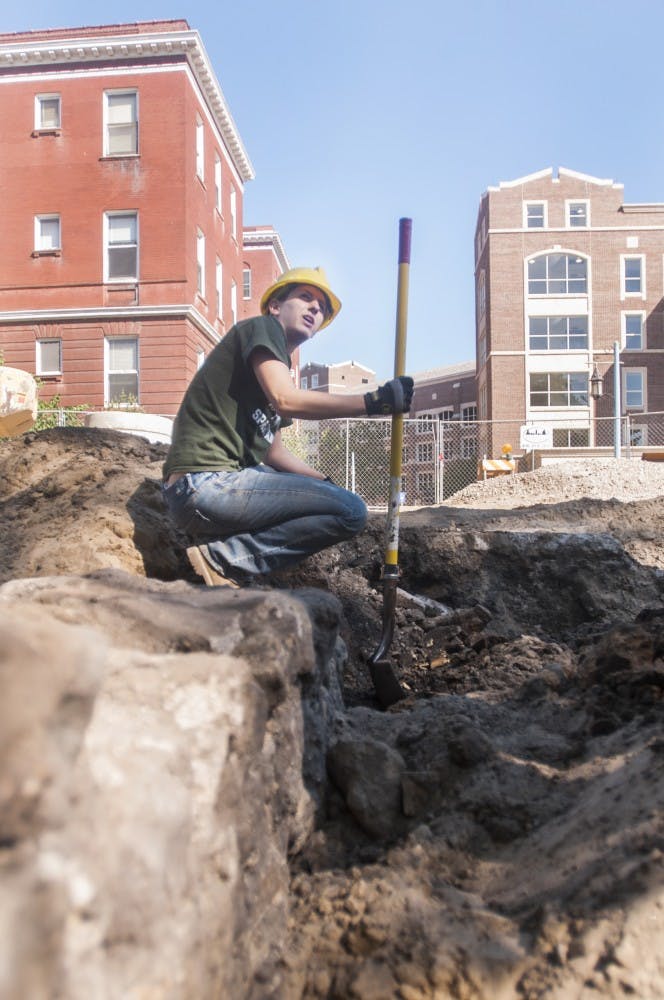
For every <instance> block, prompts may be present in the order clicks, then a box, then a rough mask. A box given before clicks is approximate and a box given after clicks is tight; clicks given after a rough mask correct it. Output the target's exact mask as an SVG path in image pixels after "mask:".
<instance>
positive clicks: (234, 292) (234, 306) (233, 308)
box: [231, 281, 237, 325]
mask: <svg viewBox="0 0 664 1000" xmlns="http://www.w3.org/2000/svg"><path fill="white" fill-rule="evenodd" d="M231 320H232V322H233V325H235V324H236V323H237V285H236V284H235V282H234V281H231Z"/></svg>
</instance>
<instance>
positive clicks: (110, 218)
mask: <svg viewBox="0 0 664 1000" xmlns="http://www.w3.org/2000/svg"><path fill="white" fill-rule="evenodd" d="M104 244H105V253H104V259H105V269H106V274H105V277H104V280H105V281H136V280H137V279H138V213H137V212H106V214H105V215H104Z"/></svg>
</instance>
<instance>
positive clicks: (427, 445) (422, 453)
mask: <svg viewBox="0 0 664 1000" xmlns="http://www.w3.org/2000/svg"><path fill="white" fill-rule="evenodd" d="M417 461H418V462H433V442H432V441H419V442H418V445H417Z"/></svg>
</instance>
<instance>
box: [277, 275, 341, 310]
mask: <svg viewBox="0 0 664 1000" xmlns="http://www.w3.org/2000/svg"><path fill="white" fill-rule="evenodd" d="M306 285H307V282H306V281H293V282H291V283H290V284H289V285H284V286H283V288H280V289H279V290H278V291H276V292H275V293H274V295H271V296H270V302H272V301H273V300H274V299H276V300H277V302H284V301H285V300H286V299H287V298H288V296H289V295H290V293H291V292H292V291H293V289H294V288H304V287H305V286H306ZM311 287H312V288H316V287H317V286H316V285H312V286H311ZM318 291H319V292H320V293H321V295H322V296H323V298H324V300H325V318H326V319H327V317H328V316H331V315H332V303H331V302H330V300H329V299H328V297H327V295H326V294H325V292H324V291H323V289H322V288H319V289H318ZM270 302H268V308H269V306H270Z"/></svg>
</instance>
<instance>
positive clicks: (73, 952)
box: [0, 571, 343, 1000]
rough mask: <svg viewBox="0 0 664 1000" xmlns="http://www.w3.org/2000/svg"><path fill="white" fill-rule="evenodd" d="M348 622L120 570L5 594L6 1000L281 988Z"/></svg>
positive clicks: (288, 600)
mask: <svg viewBox="0 0 664 1000" xmlns="http://www.w3.org/2000/svg"><path fill="white" fill-rule="evenodd" d="M338 613H339V609H338V605H337V604H336V601H335V600H334V598H331V597H329V596H326V595H324V594H321V593H308V594H307V593H302V594H301V595H300V596H299V597H296V596H293V595H290V594H287V593H284V592H262V591H239V592H229V593H226V592H223V591H220V590H206V589H203V588H198V587H193V586H190V585H188V584H186V583H176V584H163V583H157V582H154V581H152V582H150V581H146V580H141V579H138V578H135V577H131V576H129V575H128V574H125V573H122V572H120V571H105V572H101V573H98V574H96V575H91V576H90V577H87V578H82V577H59V578H55V577H51V578H40V579H32V580H20V581H14V582H12V583H8V584H5V585H4V586H3V587H2V588H0V651H1V652H0V672H1V675H2V685H3V699H2V703H1V708H0V713H1V718H0V722H1V723H2V729H1V731H2V751H3V753H2V770H1V773H0V805H1V806H2V827H1V829H2V842H3V846H4V848H5V865H4V868H3V879H2V881H3V886H2V893H1V894H0V899H1V900H2V902H1V903H0V928H1V929H2V938H1V942H0V953H1V954H0V995H1V996H3V997H30V998H32V1000H37V998H41V997H44V998H46V997H49V998H50V997H54V996H58V997H66V998H68V1000H90V998H92V997H94V998H99V1000H104V998H108V1000H111V998H115V997H122V998H123V1000H131V998H136V1000H138V998H139V997H140V998H141V1000H142V998H144V997H150V998H151V1000H157V998H166V997H168V998H169V1000H177V998H182V1000H185V998H187V1000H189V998H191V997H205V996H210V997H211V996H216V997H254V996H255V997H261V998H263V997H269V996H272V995H274V994H275V992H278V989H279V978H278V972H277V958H278V955H279V951H280V948H281V946H282V945H283V941H284V935H285V933H286V916H287V887H288V868H287V859H288V855H289V852H290V851H293V850H296V849H297V848H298V847H299V846H301V844H302V843H303V842H304V840H305V839H306V837H307V836H308V835H309V833H310V831H311V829H312V826H313V822H314V817H315V814H316V810H317V807H318V804H319V803H320V800H321V796H322V788H323V782H324V775H325V754H326V751H327V742H328V740H327V732H328V728H329V726H330V725H331V723H332V721H333V719H334V717H335V714H336V713H337V710H338V709H339V707H340V706H341V700H340V693H339V681H338V677H337V670H338V667H339V665H340V663H341V661H342V656H343V649H342V648H341V647H340V646H339V644H338V643H337V639H336V630H337V626H338ZM305 731H306V734H307V736H306V739H307V747H308V749H307V755H306V758H305V759H304V761H303V747H304V743H305Z"/></svg>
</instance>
